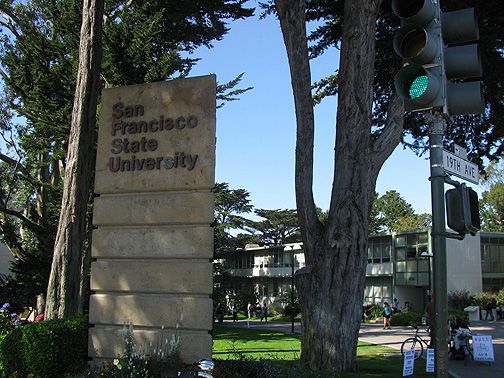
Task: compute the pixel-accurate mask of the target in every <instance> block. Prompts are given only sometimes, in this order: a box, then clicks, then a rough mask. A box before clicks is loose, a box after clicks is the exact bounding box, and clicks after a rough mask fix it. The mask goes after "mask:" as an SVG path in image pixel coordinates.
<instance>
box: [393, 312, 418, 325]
mask: <svg viewBox="0 0 504 378" xmlns="http://www.w3.org/2000/svg"><path fill="white" fill-rule="evenodd" d="M422 316H424V314H423V313H421V312H417V311H404V312H398V313H396V314H394V315H393V316H392V317H391V318H390V325H392V326H409V325H419V324H422Z"/></svg>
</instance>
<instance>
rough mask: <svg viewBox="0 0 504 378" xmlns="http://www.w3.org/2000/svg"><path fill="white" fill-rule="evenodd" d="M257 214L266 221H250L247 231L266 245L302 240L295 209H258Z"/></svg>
mask: <svg viewBox="0 0 504 378" xmlns="http://www.w3.org/2000/svg"><path fill="white" fill-rule="evenodd" d="M254 212H255V214H256V215H257V216H259V217H261V218H264V220H260V221H248V222H247V228H246V229H247V231H249V232H250V233H252V234H254V235H258V236H259V237H260V238H261V242H262V244H265V245H282V244H287V243H294V242H296V241H298V240H300V239H301V234H300V230H299V224H298V217H297V211H296V210H293V209H284V210H280V209H277V210H266V209H257V210H255V211H254Z"/></svg>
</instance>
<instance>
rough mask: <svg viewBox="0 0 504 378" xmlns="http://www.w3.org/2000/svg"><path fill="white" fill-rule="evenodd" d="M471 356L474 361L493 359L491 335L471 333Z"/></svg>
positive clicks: (490, 360)
mask: <svg viewBox="0 0 504 378" xmlns="http://www.w3.org/2000/svg"><path fill="white" fill-rule="evenodd" d="M472 341H473V356H474V361H486V362H492V361H494V350H493V344H492V336H490V335H473V337H472Z"/></svg>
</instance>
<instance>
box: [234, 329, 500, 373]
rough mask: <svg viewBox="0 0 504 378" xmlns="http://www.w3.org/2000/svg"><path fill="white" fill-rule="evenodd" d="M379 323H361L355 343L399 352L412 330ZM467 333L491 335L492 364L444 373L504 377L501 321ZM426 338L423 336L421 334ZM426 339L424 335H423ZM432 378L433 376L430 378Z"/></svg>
mask: <svg viewBox="0 0 504 378" xmlns="http://www.w3.org/2000/svg"><path fill="white" fill-rule="evenodd" d="M224 326H226V327H244V328H245V327H247V321H246V320H241V321H239V322H236V323H233V322H232V321H225V322H224ZM248 327H249V328H251V329H267V330H272V331H279V332H285V333H290V332H291V323H289V322H276V321H275V322H262V323H261V322H260V321H259V320H251V321H250V322H249V323H248ZM382 327H383V325H382V324H380V323H364V324H362V326H361V329H360V332H359V340H361V341H365V342H368V343H371V344H380V345H386V346H388V347H390V348H394V349H398V350H400V349H401V344H402V342H403V340H405V339H406V338H408V337H410V336H413V335H414V334H415V330H414V329H413V328H412V327H392V329H387V330H384V329H383V328H382ZM470 328H471V331H472V332H473V333H479V334H484V335H491V336H492V341H493V347H494V356H495V361H494V362H492V363H490V364H489V363H486V362H485V363H483V362H478V361H472V360H469V359H466V360H450V361H449V362H448V371H449V373H450V375H451V376H452V377H454V378H476V377H478V378H479V377H481V378H494V377H495V378H502V377H504V320H500V321H497V322H486V321H477V322H476V321H473V322H471V326H470ZM294 332H295V333H300V332H301V324H300V323H295V324H294ZM425 335H426V334H425ZM426 336H427V335H426ZM432 376H434V374H433V375H432Z"/></svg>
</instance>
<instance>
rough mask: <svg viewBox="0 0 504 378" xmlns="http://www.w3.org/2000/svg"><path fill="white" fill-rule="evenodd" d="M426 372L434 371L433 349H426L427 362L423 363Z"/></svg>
mask: <svg viewBox="0 0 504 378" xmlns="http://www.w3.org/2000/svg"><path fill="white" fill-rule="evenodd" d="M425 371H426V372H427V373H434V349H431V348H428V349H427V363H426V364H425Z"/></svg>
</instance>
